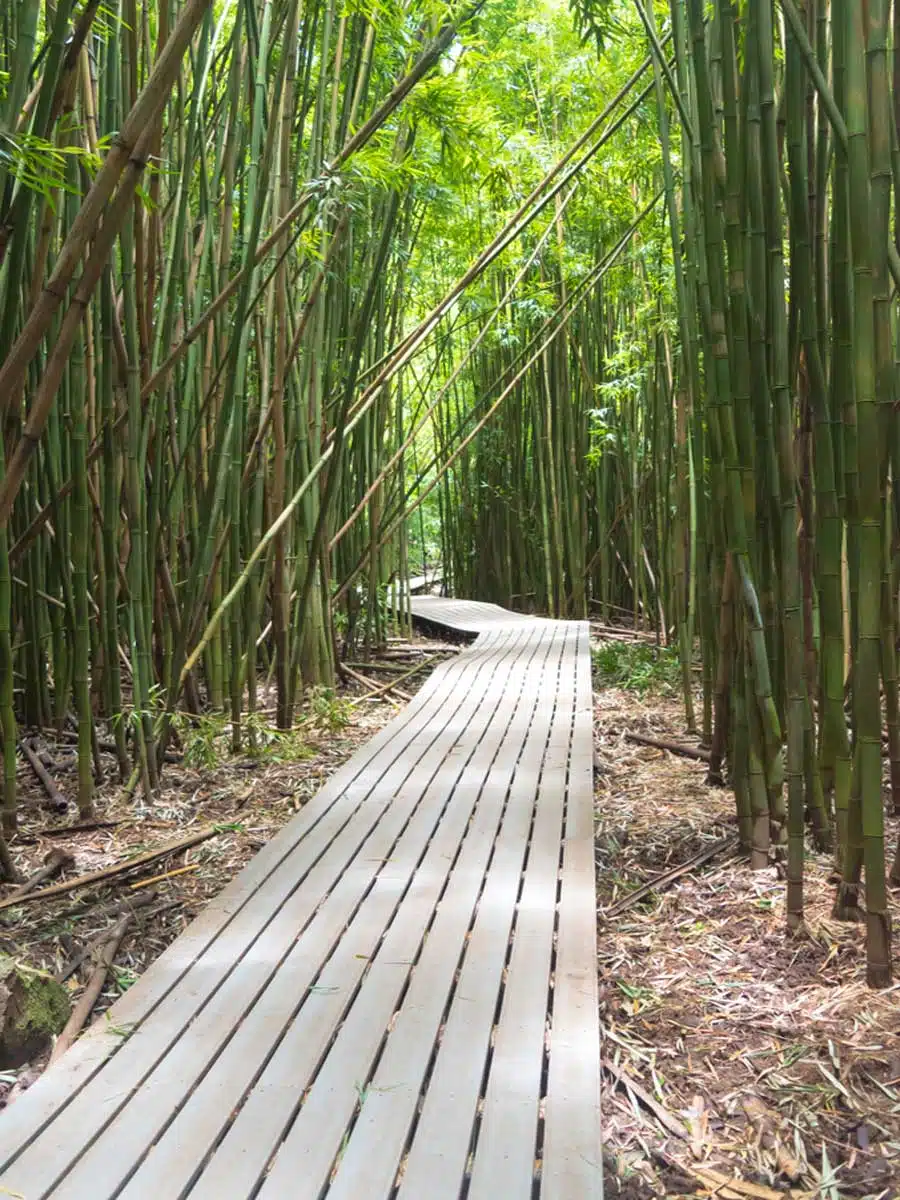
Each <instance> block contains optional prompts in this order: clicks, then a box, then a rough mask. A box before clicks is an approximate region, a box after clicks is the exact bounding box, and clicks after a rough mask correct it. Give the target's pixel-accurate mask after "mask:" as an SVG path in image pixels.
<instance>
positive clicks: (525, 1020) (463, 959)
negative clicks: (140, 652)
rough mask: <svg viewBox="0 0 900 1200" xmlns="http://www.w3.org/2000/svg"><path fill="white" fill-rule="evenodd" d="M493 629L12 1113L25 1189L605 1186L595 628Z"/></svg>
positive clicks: (278, 1198) (312, 1198) (204, 1197)
mask: <svg viewBox="0 0 900 1200" xmlns="http://www.w3.org/2000/svg"><path fill="white" fill-rule="evenodd" d="M413 607H414V611H415V612H416V614H417V615H420V616H422V617H423V618H425V619H427V620H428V621H430V622H433V623H435V624H444V625H446V626H447V627H451V628H454V629H456V630H458V631H462V632H474V633H478V634H479V635H480V636H479V637H478V638H477V640H476V641H475V643H474V645H473V646H472V647H470V648H469V649H467V650H466V651H464V652H463V653H462V654H460V655H459V656H458V657H456V658H455V659H454V660H452V661H450V662H448V663H445V664H443V665H442V666H441V667H440V668H439V669H438V670H437V671H436V672H435V673H434V674H433V675H432V676H431V678H430V679H429V680H428V682H427V683H426V684H425V686H424V687H423V688H422V690H421V691H420V692H419V693H418V695H417V696H416V697H415V699H414V700H413V702H412V703H411V704H410V705H409V706H408V708H407V709H406V710H404V712H403V713H402V714H401V715H400V716H398V717H397V718H396V719H395V720H394V721H393V722H392V723H391V724H390V725H388V726H387V727H386V728H385V729H383V730H382V731H381V732H380V733H379V734H378V735H377V736H376V737H375V738H373V739H372V741H371V742H369V743H368V744H367V745H366V746H365V747H364V748H363V749H362V750H360V751H359V752H358V753H357V754H356V755H355V756H354V757H353V758H352V759H351V760H350V761H349V762H348V763H346V764H345V766H344V767H343V768H342V769H341V770H339V771H338V772H337V773H336V774H335V775H334V776H333V777H332V779H331V780H330V781H329V783H328V784H327V786H326V787H324V788H323V789H322V791H321V792H319V793H318V795H316V796H315V797H314V798H313V799H312V800H311V801H310V802H309V803H308V804H307V805H306V807H305V808H304V809H303V811H302V812H301V813H300V814H299V815H298V816H297V817H296V818H295V819H294V820H293V821H292V822H291V823H290V824H289V825H288V826H286V827H285V828H284V829H283V830H282V831H281V833H280V834H279V835H278V836H277V837H275V838H274V839H273V841H272V842H271V843H269V845H268V846H266V848H265V849H264V850H262V851H261V852H260V853H259V854H258V855H257V857H256V858H255V859H254V860H253V861H252V862H251V863H250V864H249V865H248V866H247V867H246V868H245V870H244V871H243V872H242V873H241V874H240V875H239V876H238V877H237V878H236V879H235V880H234V881H233V882H232V883H231V884H230V885H229V887H228V888H227V889H226V890H225V891H224V892H223V893H222V895H221V896H220V897H219V898H218V899H217V900H216V901H215V902H214V903H213V904H212V905H210V907H209V908H208V909H206V911H205V912H204V913H203V914H202V915H201V916H200V917H199V918H198V919H197V920H196V921H194V922H193V924H192V925H191V926H190V927H189V928H188V929H187V930H186V931H185V932H184V933H183V934H182V935H181V937H179V938H178V939H177V941H175V942H174V943H173V944H172V945H171V946H170V947H169V949H168V950H167V951H166V953H165V954H164V955H163V956H162V957H161V958H160V959H159V960H158V962H156V963H155V964H154V966H152V967H151V968H150V969H149V970H148V971H147V972H146V974H145V975H143V976H142V978H141V979H140V980H139V981H138V982H137V983H136V984H135V985H134V987H132V988H131V989H130V990H129V991H128V993H127V994H126V995H125V996H124V997H123V998H122V999H121V1000H120V1001H118V1002H117V1003H116V1005H115V1006H114V1007H113V1008H112V1009H111V1010H110V1012H109V1014H108V1016H107V1018H106V1019H102V1020H100V1021H99V1022H97V1024H96V1025H95V1026H94V1027H93V1028H92V1029H91V1031H90V1032H89V1033H88V1034H87V1035H85V1036H84V1037H83V1038H82V1039H80V1040H79V1041H78V1042H77V1043H76V1045H75V1046H74V1047H73V1048H72V1049H71V1050H70V1051H69V1052H68V1053H67V1054H65V1055H64V1056H63V1057H62V1059H61V1060H60V1061H59V1062H58V1063H57V1064H56V1065H55V1066H54V1067H52V1068H51V1069H50V1070H49V1071H48V1072H47V1073H46V1074H45V1075H44V1076H42V1078H41V1079H40V1080H38V1082H37V1083H36V1084H35V1085H34V1086H33V1087H32V1088H31V1089H29V1091H27V1092H26V1093H25V1094H24V1095H23V1096H22V1097H20V1099H18V1100H17V1101H16V1102H15V1103H14V1104H13V1105H12V1106H11V1107H10V1108H9V1109H8V1110H7V1111H6V1112H4V1113H0V1196H8V1195H13V1196H15V1195H17V1194H19V1195H21V1196H23V1197H24V1198H25V1200H42V1198H43V1197H55V1198H60V1200H63V1198H64V1200H112V1197H127V1198H128V1200H138V1198H140V1200H179V1198H180V1197H190V1198H191V1200H249V1198H250V1197H261V1198H263V1200H320V1198H322V1197H326V1196H327V1197H328V1200H387V1198H388V1197H390V1198H392V1200H393V1198H395V1197H396V1198H397V1200H456V1198H458V1197H467V1198H468V1200H487V1198H490V1200H535V1198H536V1197H539V1198H540V1200H599V1197H601V1195H602V1168H601V1155H600V1131H599V1092H600V1080H599V1068H600V1061H599V1060H600V1050H599V1031H598V1019H597V994H596V926H595V889H594V856H593V812H592V737H591V683H590V657H589V649H588V629H587V626H586V625H584V624H580V623H575V622H572V623H564V622H553V621H539V620H530V619H528V618H523V617H518V616H515V615H514V614H511V613H506V612H504V611H503V610H502V609H497V608H494V607H493V606H489V605H475V604H465V603H460V602H455V601H443V600H440V599H438V598H436V597H421V598H418V599H415V600H414V601H413Z"/></svg>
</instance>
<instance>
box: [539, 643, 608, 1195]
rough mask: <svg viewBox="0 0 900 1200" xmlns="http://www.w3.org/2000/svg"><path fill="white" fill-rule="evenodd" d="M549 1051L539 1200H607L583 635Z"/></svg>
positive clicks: (586, 656)
mask: <svg viewBox="0 0 900 1200" xmlns="http://www.w3.org/2000/svg"><path fill="white" fill-rule="evenodd" d="M576 669H577V672H578V675H577V685H576V701H575V705H576V707H575V732H574V738H573V745H572V758H571V762H570V766H569V781H568V805H567V811H566V831H565V835H566V836H565V841H564V843H563V866H562V886H561V892H560V904H559V934H558V937H557V946H556V970H555V979H554V988H553V1026H552V1033H551V1043H550V1046H551V1053H550V1062H549V1070H548V1075H547V1095H546V1098H545V1100H544V1111H545V1116H544V1146H543V1166H542V1175H541V1179H542V1183H541V1200H571V1198H572V1197H574V1196H578V1197H584V1200H602V1196H603V1159H602V1154H601V1149H600V1042H599V1038H598V1037H597V1036H596V1023H597V1021H596V1014H597V1003H598V1001H597V971H596V962H597V922H596V916H595V914H596V904H597V899H596V895H597V894H596V883H595V879H594V824H593V740H592V739H593V706H592V702H591V678H590V644H589V636H588V632H587V630H586V629H584V628H582V630H581V631H580V634H579V655H578V661H577V668H576Z"/></svg>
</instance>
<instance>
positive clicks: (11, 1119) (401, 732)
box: [0, 646, 485, 1178]
mask: <svg viewBox="0 0 900 1200" xmlns="http://www.w3.org/2000/svg"><path fill="white" fill-rule="evenodd" d="M483 653H485V648H484V647H482V646H480V647H478V648H476V650H475V651H473V652H472V653H470V654H468V655H466V656H465V660H462V658H460V659H457V660H455V661H454V662H451V663H443V664H441V665H440V666H439V667H438V668H437V669H436V670H435V672H434V673H433V674H432V676H431V677H430V678H429V680H428V681H427V682H426V685H425V686H424V687H423V688H422V689H420V691H419V692H418V694H417V696H416V698H415V700H414V702H413V704H412V705H410V706H409V707H408V708H407V710H406V711H405V712H404V714H403V718H402V719H400V718H398V719H397V720H395V721H393V722H391V724H390V725H388V726H386V727H385V728H384V729H383V730H381V731H380V732H379V733H378V734H376V736H375V737H374V738H373V739H372V740H371V741H370V742H369V743H367V744H366V746H365V747H363V748H362V750H361V751H360V752H359V753H358V754H357V755H355V756H354V758H353V759H351V760H350V761H349V762H348V763H346V764H345V765H344V766H343V767H342V768H340V769H339V770H338V771H337V772H336V773H335V774H334V775H333V776H332V777H331V779H330V780H329V782H328V783H327V784H326V786H325V787H324V788H323V789H322V790H321V791H320V792H319V793H317V795H316V796H315V797H314V798H313V799H312V800H310V801H309V803H308V804H307V805H305V806H304V808H303V810H302V812H301V813H299V814H298V816H297V817H295V818H294V820H293V821H291V822H290V824H289V825H287V826H285V827H284V829H282V830H281V831H280V833H278V834H277V835H276V836H275V837H274V838H273V839H272V841H271V842H269V843H268V845H267V846H266V847H265V848H264V849H263V850H262V851H260V853H259V854H257V855H256V857H255V858H254V859H253V860H252V861H251V862H250V863H249V864H248V866H247V867H246V868H245V869H244V870H243V871H242V872H241V873H240V875H238V876H237V877H236V878H235V879H234V880H233V881H232V883H231V884H229V885H228V886H227V887H226V888H225V889H224V891H223V892H222V893H221V894H220V896H219V897H218V898H217V899H216V900H215V901H214V902H213V903H212V904H210V905H209V906H208V907H207V908H206V909H205V910H204V911H203V913H201V914H200V916H199V917H197V919H196V920H195V921H193V922H192V924H191V925H190V926H189V927H188V929H187V930H186V931H185V932H184V933H183V934H182V935H181V936H180V937H179V938H178V939H176V941H175V942H173V943H172V945H171V946H170V947H169V948H168V950H166V952H165V953H164V954H163V955H162V956H161V957H160V958H159V959H158V960H157V962H156V963H154V965H153V968H152V970H150V971H148V972H146V973H145V974H144V975H143V976H142V977H141V978H140V979H139V980H138V981H137V983H136V984H134V986H133V987H131V988H130V989H129V990H128V992H127V993H126V994H125V996H124V997H123V998H122V999H121V1000H119V1001H118V1002H117V1004H116V1006H115V1017H116V1021H115V1025H114V1026H113V1024H112V1022H111V1021H110V1022H102V1023H97V1024H95V1025H94V1027H93V1028H92V1029H91V1030H90V1031H89V1033H88V1034H87V1036H85V1037H83V1038H81V1039H79V1041H78V1042H76V1044H75V1045H74V1046H73V1047H72V1049H70V1050H69V1051H67V1053H66V1054H65V1056H64V1057H63V1058H62V1059H61V1060H60V1062H59V1064H58V1065H56V1066H54V1069H53V1070H52V1071H49V1072H46V1073H45V1074H44V1075H43V1076H42V1077H41V1078H40V1079H39V1080H38V1081H37V1083H36V1084H35V1085H34V1086H33V1087H31V1088H29V1090H28V1091H27V1092H26V1093H25V1095H24V1096H22V1097H21V1098H20V1099H19V1100H18V1102H17V1103H16V1104H15V1105H14V1106H13V1107H12V1108H10V1109H9V1110H7V1111H5V1112H4V1114H3V1127H2V1138H0V1155H2V1157H0V1171H2V1170H3V1169H4V1168H5V1167H6V1166H7V1165H8V1164H9V1162H10V1161H11V1159H12V1158H13V1156H14V1155H15V1154H16V1153H17V1152H19V1151H20V1150H21V1148H22V1147H23V1146H25V1145H27V1144H28V1143H29V1142H30V1141H31V1140H32V1139H33V1138H34V1136H35V1134H36V1132H38V1131H39V1130H40V1128H41V1127H42V1125H43V1124H44V1123H46V1122H48V1121H50V1120H51V1119H52V1118H53V1117H54V1116H55V1115H56V1114H57V1113H58V1111H59V1109H60V1106H61V1105H63V1104H64V1103H65V1102H66V1101H67V1100H68V1099H69V1098H70V1097H71V1096H72V1095H74V1094H75V1092H76V1091H77V1090H78V1088H79V1087H80V1086H82V1085H83V1084H84V1083H85V1082H86V1081H87V1080H88V1079H90V1078H91V1076H92V1075H93V1074H94V1073H95V1072H96V1071H97V1070H98V1069H99V1068H100V1066H101V1065H102V1063H103V1062H104V1060H105V1059H107V1058H108V1057H109V1056H110V1055H111V1054H114V1053H115V1052H116V1051H117V1050H118V1049H119V1048H120V1047H121V1045H122V1032H121V1031H123V1030H129V1029H134V1028H136V1027H137V1025H138V1024H139V1023H140V1021H142V1020H143V1019H144V1018H146V1016H147V1015H148V1014H149V1013H151V1012H152V1011H153V1010H154V1008H155V1007H156V1006H157V1005H158V1004H159V1003H160V1002H161V1001H162V1000H163V999H164V998H165V997H166V996H167V995H168V994H169V993H170V992H171V991H172V990H173V989H174V988H175V987H176V986H177V985H178V984H180V983H181V981H182V979H183V978H184V976H185V974H186V972H187V971H188V970H189V969H190V967H191V966H192V965H193V964H194V963H195V962H197V961H198V959H199V957H200V956H201V954H203V953H204V952H206V951H207V950H208V949H209V947H210V946H212V944H213V942H214V941H215V939H216V938H217V937H218V936H219V935H220V934H221V933H222V932H223V931H224V930H225V929H226V928H227V927H228V926H229V925H230V924H231V923H232V922H233V921H234V919H235V917H236V915H237V914H238V913H239V912H240V910H241V908H242V907H243V905H245V904H246V903H247V902H248V901H249V900H250V899H251V898H252V896H253V895H254V894H255V893H256V891H257V890H258V889H259V888H261V887H263V886H264V885H266V884H267V882H268V880H269V878H270V877H272V876H273V875H274V874H275V872H276V871H277V870H278V868H279V867H281V866H282V865H283V864H285V863H287V862H288V859H289V856H290V855H291V854H292V853H293V852H294V851H295V850H296V848H297V846H298V845H300V843H301V842H302V841H303V839H304V838H305V837H306V836H308V835H309V833H310V832H311V831H312V830H313V829H314V828H315V826H316V824H317V823H318V822H319V821H320V820H321V819H322V818H323V816H325V815H326V814H329V813H330V812H331V810H332V808H333V806H334V804H335V802H336V800H338V799H339V798H341V797H342V796H344V795H345V794H347V793H348V792H349V791H350V790H351V788H352V787H353V786H354V785H355V784H357V783H358V781H359V779H360V777H361V776H362V775H363V774H364V773H365V772H370V771H372V770H376V769H380V770H387V769H389V768H390V765H391V764H392V763H393V762H394V761H395V760H396V758H397V757H398V755H400V754H402V753H403V752H404V751H405V749H406V748H407V747H408V745H409V743H410V742H411V741H412V739H413V737H414V736H415V735H416V733H417V732H418V731H419V730H420V729H421V728H423V727H424V726H425V725H426V724H427V722H428V720H429V719H430V718H431V716H432V714H433V713H434V712H437V711H439V710H440V708H441V707H442V705H443V704H445V703H446V697H445V696H444V695H443V694H442V685H446V683H447V676H448V675H449V674H450V672H451V670H452V668H453V666H455V665H456V664H458V663H460V662H463V661H464V666H465V669H466V670H467V671H469V670H474V669H475V668H476V667H477V665H478V661H479V657H480V655H482V654H483ZM0 1178H2V1176H0Z"/></svg>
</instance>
